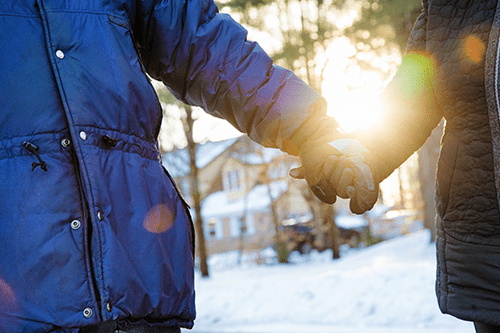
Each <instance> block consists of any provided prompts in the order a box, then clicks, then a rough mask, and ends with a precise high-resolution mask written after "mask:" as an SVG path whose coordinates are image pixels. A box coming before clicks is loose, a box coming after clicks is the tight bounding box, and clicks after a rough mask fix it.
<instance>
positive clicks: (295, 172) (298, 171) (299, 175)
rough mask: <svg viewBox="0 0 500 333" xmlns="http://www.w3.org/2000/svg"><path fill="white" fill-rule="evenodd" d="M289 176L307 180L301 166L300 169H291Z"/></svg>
mask: <svg viewBox="0 0 500 333" xmlns="http://www.w3.org/2000/svg"><path fill="white" fill-rule="evenodd" d="M288 174H289V175H290V177H292V178H295V179H304V178H305V177H304V171H303V170H302V167H301V166H300V167H298V168H294V169H290V171H289V172H288Z"/></svg>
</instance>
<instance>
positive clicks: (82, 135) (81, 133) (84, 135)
mask: <svg viewBox="0 0 500 333" xmlns="http://www.w3.org/2000/svg"><path fill="white" fill-rule="evenodd" d="M80 139H82V140H83V141H85V140H87V133H85V132H84V131H81V132H80Z"/></svg>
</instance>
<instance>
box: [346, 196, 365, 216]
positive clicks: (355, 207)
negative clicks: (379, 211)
mask: <svg viewBox="0 0 500 333" xmlns="http://www.w3.org/2000/svg"><path fill="white" fill-rule="evenodd" d="M349 209H350V210H351V212H352V213H353V214H357V215H361V214H364V213H365V212H366V211H365V210H363V209H361V207H359V204H358V200H357V198H352V199H351V201H350V202H349Z"/></svg>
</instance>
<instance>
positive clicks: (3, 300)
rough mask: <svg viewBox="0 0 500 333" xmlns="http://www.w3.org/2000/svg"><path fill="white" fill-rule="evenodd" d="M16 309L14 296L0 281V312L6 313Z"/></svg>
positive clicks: (10, 289)
mask: <svg viewBox="0 0 500 333" xmlns="http://www.w3.org/2000/svg"><path fill="white" fill-rule="evenodd" d="M16 307H17V302H16V296H15V294H14V291H13V290H12V288H11V287H10V286H9V285H8V284H7V282H5V281H4V280H2V279H0V310H2V311H6V310H8V309H13V308H16Z"/></svg>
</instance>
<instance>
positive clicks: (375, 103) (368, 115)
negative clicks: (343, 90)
mask: <svg viewBox="0 0 500 333" xmlns="http://www.w3.org/2000/svg"><path fill="white" fill-rule="evenodd" d="M328 104H329V105H330V106H329V110H328V114H329V115H331V116H333V117H334V118H335V119H336V120H337V121H338V122H339V126H340V128H341V129H342V130H343V131H344V132H346V133H350V132H353V131H355V130H369V129H370V128H372V127H374V126H376V125H377V124H378V123H379V121H380V118H381V115H382V106H381V103H380V98H379V94H378V92H375V91H371V90H367V89H356V90H352V91H348V92H347V94H346V95H344V96H342V97H337V98H335V100H331V101H329V103H328Z"/></svg>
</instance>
